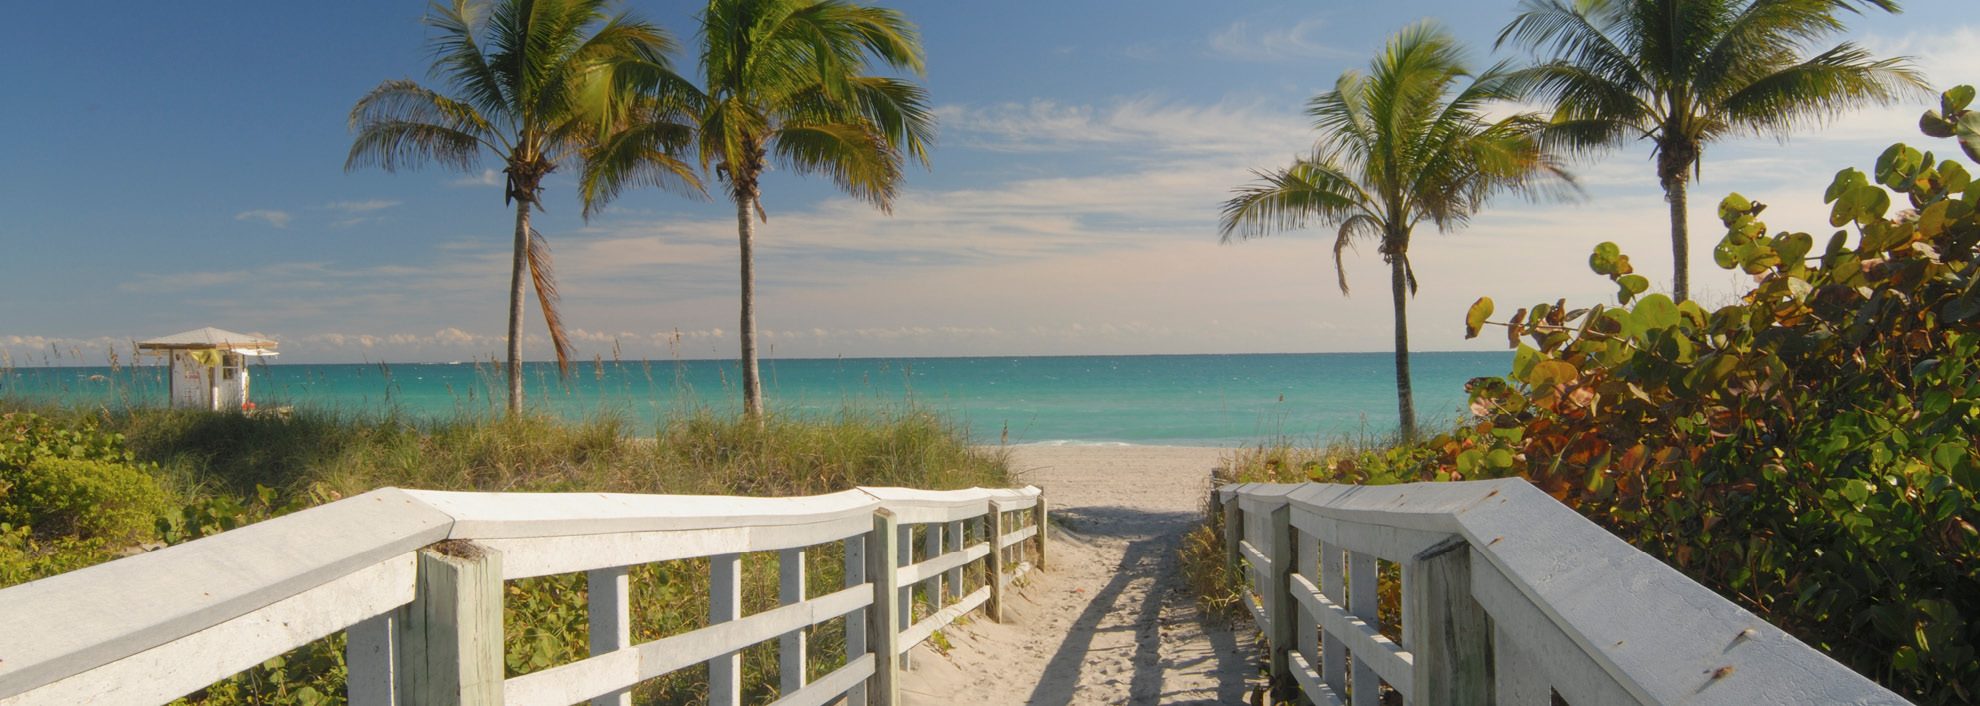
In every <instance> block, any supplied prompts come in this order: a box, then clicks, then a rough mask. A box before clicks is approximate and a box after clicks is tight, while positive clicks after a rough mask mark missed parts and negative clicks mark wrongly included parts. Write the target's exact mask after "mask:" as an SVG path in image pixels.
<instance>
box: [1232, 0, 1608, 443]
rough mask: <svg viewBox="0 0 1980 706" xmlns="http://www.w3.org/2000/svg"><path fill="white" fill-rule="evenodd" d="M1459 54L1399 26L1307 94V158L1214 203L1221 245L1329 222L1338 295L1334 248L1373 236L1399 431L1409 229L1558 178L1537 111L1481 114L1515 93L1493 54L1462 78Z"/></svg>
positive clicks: (1407, 427)
mask: <svg viewBox="0 0 1980 706" xmlns="http://www.w3.org/2000/svg"><path fill="white" fill-rule="evenodd" d="M1463 54H1464V52H1463V49H1462V47H1460V46H1459V45H1458V43H1457V40H1456V39H1453V38H1452V37H1451V36H1450V34H1449V33H1447V32H1445V31H1444V30H1443V29H1441V28H1439V27H1437V26H1436V25H1435V24H1433V23H1430V22H1419V23H1417V24H1414V25H1411V26H1410V27H1408V28H1406V29H1404V30H1403V31H1402V32H1400V33H1398V34H1397V35H1396V36H1395V37H1393V38H1391V39H1390V40H1389V44H1388V46H1387V47H1386V48H1385V49H1384V50H1383V51H1382V53H1381V54H1379V55H1377V56H1376V57H1375V59H1374V61H1373V62H1371V63H1370V65H1369V73H1367V74H1363V73H1361V72H1359V71H1348V72H1346V73H1343V74H1341V77H1340V79H1339V80H1338V81H1337V82H1335V84H1334V90H1332V91H1328V92H1326V93H1323V94H1320V95H1319V96H1317V97H1315V98H1314V99H1313V100H1312V101H1311V102H1310V103H1308V104H1307V114H1308V115H1311V116H1313V119H1314V126H1315V127H1316V128H1318V129H1319V131H1320V138H1319V141H1318V143H1317V145H1316V146H1315V148H1314V152H1313V155H1312V156H1311V157H1307V158H1304V159H1300V160H1297V161H1295V162H1294V163H1293V164H1292V166H1290V167H1287V168H1284V169H1281V170H1278V171H1274V172H1259V173H1258V176H1259V178H1258V180H1257V181H1255V182H1253V183H1251V184H1250V185H1247V186H1244V187H1240V188H1238V189H1237V190H1236V192H1235V195H1233V196H1232V197H1231V199H1230V200H1229V201H1227V202H1225V204H1224V213H1223V220H1222V226H1221V229H1222V232H1223V239H1224V242H1227V243H1228V242H1231V241H1232V240H1233V239H1248V238H1253V237H1262V236H1265V235H1269V234H1271V233H1274V232H1278V231H1285V230H1297V229H1299V228H1303V227H1305V226H1306V225H1307V223H1308V221H1309V220H1311V221H1313V222H1316V223H1317V224H1319V225H1323V226H1328V227H1334V228H1338V229H1339V231H1338V232H1337V233H1336V234H1335V237H1334V267H1335V271H1336V273H1337V274H1338V275H1339V277H1340V286H1341V293H1343V294H1346V293H1347V291H1348V284H1347V271H1346V270H1345V269H1342V265H1341V251H1342V250H1345V249H1347V248H1348V246H1350V245H1352V244H1353V243H1354V241H1355V240H1356V239H1374V240H1375V241H1377V242H1379V243H1380V244H1381V253H1382V259H1383V261H1385V262H1387V263H1388V265H1389V293H1390V295H1391V298H1392V299H1393V301H1394V305H1395V315H1396V348H1395V350H1396V405H1397V409H1398V413H1399V415H1400V418H1401V427H1402V433H1403V436H1405V437H1412V436H1414V435H1415V433H1416V407H1415V403H1414V400H1413V395H1412V394H1411V392H1410V377H1409V326H1408V316H1407V312H1406V306H1407V304H1408V302H1409V296H1410V295H1412V294H1414V293H1415V292H1416V275H1415V273H1414V272H1413V271H1412V270H1411V269H1410V266H1409V246H1410V235H1411V234H1412V233H1413V232H1414V231H1415V229H1416V226H1417V225H1418V224H1419V223H1423V222H1425V221H1428V222H1430V223H1432V224H1435V225H1436V226H1437V228H1438V229H1440V230H1451V229H1455V228H1458V227H1460V226H1463V225H1464V224H1465V223H1466V222H1467V221H1469V220H1470V218H1471V215H1472V214H1474V213H1476V212H1477V211H1478V209H1480V208H1481V207H1483V206H1484V204H1485V202H1486V201H1487V200H1488V199H1490V198H1491V197H1493V196H1495V195H1498V194H1500V193H1503V192H1507V191H1527V192H1531V191H1534V190H1536V189H1539V188H1541V187H1544V186H1547V185H1548V184H1549V183H1550V182H1554V183H1565V182H1566V180H1567V179H1568V177H1567V173H1566V172H1565V171H1563V170H1562V169H1561V168H1560V166H1559V165H1558V164H1557V163H1556V161H1555V159H1554V157H1553V155H1552V154H1551V153H1549V152H1548V151H1547V149H1546V148H1545V147H1544V146H1543V145H1542V144H1541V143H1540V142H1539V141H1538V140H1537V139H1536V135H1537V133H1539V132H1540V130H1541V129H1542V128H1543V127H1544V126H1545V122H1544V121H1543V120H1541V119H1540V118H1539V117H1537V116H1535V115H1532V114H1527V113H1521V114H1517V115H1513V116H1511V117H1507V118H1503V119H1499V120H1491V119H1488V118H1487V117H1486V114H1485V110H1486V108H1487V106H1488V105H1489V104H1492V103H1494V102H1500V101H1512V100H1517V99H1518V98H1519V97H1520V94H1519V93H1518V87H1519V86H1518V82H1517V81H1515V80H1514V74H1512V73H1511V72H1509V71H1508V70H1507V68H1506V66H1505V65H1504V64H1500V65H1497V66H1493V67H1492V68H1490V69H1488V70H1486V71H1485V72H1484V73H1481V74H1478V75H1477V76H1476V77H1472V75H1471V72H1470V70H1469V69H1467V68H1466V67H1465V62H1464V56H1463ZM1467 77H1470V78H1471V80H1470V82H1469V83H1468V84H1461V83H1460V79H1464V78H1467Z"/></svg>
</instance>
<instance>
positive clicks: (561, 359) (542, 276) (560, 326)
mask: <svg viewBox="0 0 1980 706" xmlns="http://www.w3.org/2000/svg"><path fill="white" fill-rule="evenodd" d="M529 279H530V283H531V284H533V285H535V287H536V303H537V304H538V305H540V307H541V308H542V310H543V323H544V325H545V327H547V328H548V329H549V330H550V346H551V348H554V349H555V350H556V351H557V372H558V374H560V375H563V376H564V377H570V374H571V358H572V357H573V356H574V355H575V352H576V348H575V347H573V346H572V345H571V337H570V335H569V334H568V333H567V332H566V331H565V330H564V315H563V312H562V311H561V308H560V307H561V305H562V303H563V299H562V297H561V296H560V295H559V294H558V293H557V274H556V271H555V270H554V269H553V267H552V265H551V262H550V241H548V240H545V239H544V238H543V234H542V233H539V232H537V230H536V229H535V228H531V229H529Z"/></svg>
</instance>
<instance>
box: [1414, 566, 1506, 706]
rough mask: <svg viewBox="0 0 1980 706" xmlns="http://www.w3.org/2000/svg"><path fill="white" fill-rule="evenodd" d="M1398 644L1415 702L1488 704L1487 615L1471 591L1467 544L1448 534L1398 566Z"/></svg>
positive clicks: (1490, 687)
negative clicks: (1407, 661) (1405, 653)
mask: <svg viewBox="0 0 1980 706" xmlns="http://www.w3.org/2000/svg"><path fill="white" fill-rule="evenodd" d="M1402 593H1403V596H1402V600H1403V607H1404V610H1405V616H1406V617H1405V618H1404V619H1403V626H1402V629H1403V647H1404V648H1405V649H1408V650H1409V651H1410V653H1411V654H1412V655H1414V656H1415V660H1414V664H1413V665H1412V666H1411V668H1410V672H1411V674H1410V680H1411V681H1412V682H1414V683H1415V684H1416V699H1415V701H1416V702H1417V703H1420V704H1490V703H1492V699H1493V697H1494V695H1495V694H1494V693H1493V692H1494V689H1493V685H1492V667H1493V665H1492V620H1491V618H1490V617H1488V616H1487V615H1486V614H1485V609H1484V608H1481V607H1479V605H1478V601H1476V600H1473V599H1472V597H1471V548H1470V545H1468V544H1466V543H1465V541H1464V540H1462V539H1459V538H1456V537H1452V538H1450V539H1447V540H1445V541H1442V542H1439V543H1437V545H1436V546H1433V547H1430V548H1429V549H1425V550H1423V552H1422V553H1420V554H1417V555H1416V556H1414V557H1411V558H1410V561H1409V564H1407V565H1406V566H1404V568H1403V590H1402Z"/></svg>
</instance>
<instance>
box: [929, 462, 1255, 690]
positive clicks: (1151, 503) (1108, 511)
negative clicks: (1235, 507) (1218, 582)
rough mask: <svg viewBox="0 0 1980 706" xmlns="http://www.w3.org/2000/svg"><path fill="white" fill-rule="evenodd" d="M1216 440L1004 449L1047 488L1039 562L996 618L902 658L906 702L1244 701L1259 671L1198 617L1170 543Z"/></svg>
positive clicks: (1185, 523)
mask: <svg viewBox="0 0 1980 706" xmlns="http://www.w3.org/2000/svg"><path fill="white" fill-rule="evenodd" d="M1219 454H1220V450H1219V449H1202V448H1176V447H1065V446H1060V447H1041V446H1025V447H1015V448H1014V449H1013V451H1012V458H1011V466H1012V468H1014V469H1016V470H1017V471H1018V472H1019V478H1020V480H1022V481H1024V482H1027V483H1031V484H1034V485H1037V486H1039V487H1042V488H1045V490H1046V493H1047V495H1048V497H1049V498H1050V499H1051V502H1052V513H1053V519H1054V520H1055V522H1054V525H1055V528H1056V529H1059V530H1061V531H1060V532H1059V534H1058V535H1057V536H1055V537H1054V541H1053V544H1052V547H1051V550H1052V554H1051V556H1050V559H1049V570H1047V571H1044V572H1038V573H1033V574H1032V575H1031V576H1030V577H1027V578H1026V582H1027V585H1025V586H1023V587H1022V588H1020V589H1019V590H1017V591H1015V592H1013V593H1014V595H1013V596H1011V597H1010V598H1008V599H1007V604H1006V607H1005V608H1004V611H1005V622H1004V623H1001V624H999V623H992V622H990V621H988V620H985V619H980V618H979V619H976V620H972V621H970V622H969V623H968V624H967V625H959V626H956V627H952V628H950V629H948V630H946V631H944V632H945V634H946V635H947V636H948V638H949V641H950V644H951V646H952V649H951V650H950V651H949V652H948V653H947V654H938V653H937V652H936V651H935V650H934V649H933V648H932V647H930V646H928V645H925V644H924V645H923V646H921V647H918V648H916V649H915V651H914V652H913V653H911V655H912V656H911V657H910V661H911V663H912V668H911V669H910V671H909V672H908V674H907V675H906V678H905V679H904V681H903V686H902V696H903V699H902V700H903V701H905V702H906V703H907V704H909V705H910V706H936V705H938V704H997V705H1000V706H1002V705H1007V704H1033V705H1039V706H1070V705H1072V704H1096V705H1098V704H1106V705H1108V706H1113V705H1115V704H1207V703H1222V704H1232V703H1243V702H1244V701H1245V697H1246V696H1247V695H1248V692H1249V691H1250V684H1248V683H1247V679H1248V678H1249V679H1251V680H1253V681H1256V680H1257V673H1258V669H1257V665H1255V664H1253V663H1252V662H1253V661H1255V659H1256V657H1255V655H1257V654H1260V653H1259V652H1258V651H1257V650H1256V649H1255V647H1254V645H1252V644H1251V640H1252V637H1251V636H1250V635H1248V634H1244V633H1238V632H1233V631H1232V630H1230V629H1227V628H1223V627H1220V626H1216V625H1209V624H1205V623H1204V621H1202V620H1201V619H1200V617H1199V615H1198V614H1197V611H1196V607H1195V604H1194V603H1193V601H1192V599H1191V597H1190V596H1189V595H1188V593H1187V591H1186V590H1184V588H1183V584H1182V579H1181V576H1180V574H1179V572H1178V569H1177V563H1176V549H1177V547H1178V546H1179V543H1180V540H1181V538H1182V535H1183V533H1184V532H1185V531H1187V530H1188V529H1189V527H1190V525H1191V523H1192V521H1193V520H1194V519H1195V518H1197V517H1198V516H1199V515H1198V513H1199V512H1200V504H1201V503H1202V500H1203V497H1204V494H1205V493H1206V492H1207V491H1208V489H1209V479H1210V471H1211V469H1212V468H1213V467H1214V466H1215V465H1216V464H1217V459H1218V455H1219Z"/></svg>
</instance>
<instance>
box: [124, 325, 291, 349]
mask: <svg viewBox="0 0 1980 706" xmlns="http://www.w3.org/2000/svg"><path fill="white" fill-rule="evenodd" d="M276 345H277V344H276V342H275V341H272V340H269V339H266V338H261V337H259V336H249V335H247V334H245V333H234V332H233V331H226V330H222V329H217V328H213V327H212V326H208V327H206V328H200V329H193V330H191V331H184V332H180V333H175V334H172V335H170V336H164V337H161V338H154V339H151V340H149V341H138V344H137V347H138V348H140V349H143V350H207V349H214V350H229V351H233V352H235V353H247V354H249V355H263V353H261V352H262V351H270V352H272V351H273V350H274V348H275V346H276Z"/></svg>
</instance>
